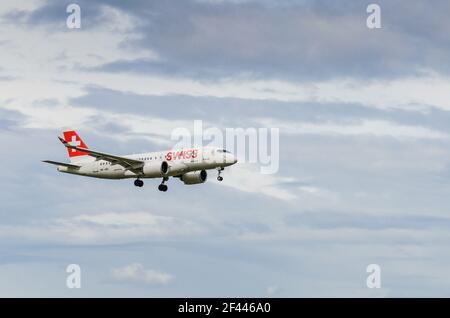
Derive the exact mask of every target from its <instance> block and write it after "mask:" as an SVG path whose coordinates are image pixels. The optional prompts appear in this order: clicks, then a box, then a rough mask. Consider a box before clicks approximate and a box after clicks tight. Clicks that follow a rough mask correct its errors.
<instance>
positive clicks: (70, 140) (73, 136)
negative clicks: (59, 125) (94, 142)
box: [60, 130, 88, 159]
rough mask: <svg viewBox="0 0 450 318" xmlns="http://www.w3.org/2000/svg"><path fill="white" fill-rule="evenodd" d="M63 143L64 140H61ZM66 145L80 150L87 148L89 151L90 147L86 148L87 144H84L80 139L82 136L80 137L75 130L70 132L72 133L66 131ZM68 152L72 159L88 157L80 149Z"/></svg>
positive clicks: (68, 149) (71, 149)
mask: <svg viewBox="0 0 450 318" xmlns="http://www.w3.org/2000/svg"><path fill="white" fill-rule="evenodd" d="M60 139H62V138H60ZM61 141H62V140H61ZM63 143H64V144H66V143H67V144H69V145H71V146H75V147H79V148H85V149H88V146H86V144H85V143H84V141H83V140H82V139H81V138H80V136H78V134H77V132H76V131H74V130H70V131H65V132H64V142H63ZM67 151H68V153H69V157H70V158H71V159H72V158H74V157H79V156H86V155H87V153H86V152H83V151H80V150H78V149H73V148H67Z"/></svg>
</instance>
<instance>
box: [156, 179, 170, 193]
mask: <svg viewBox="0 0 450 318" xmlns="http://www.w3.org/2000/svg"><path fill="white" fill-rule="evenodd" d="M167 180H169V178H168V177H164V178H163V179H162V182H161V184H160V185H159V186H158V190H159V191H162V192H166V191H167V189H168V188H167V185H165V184H164V183H165V182H166V181H167Z"/></svg>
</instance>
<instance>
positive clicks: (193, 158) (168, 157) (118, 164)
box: [43, 130, 238, 192]
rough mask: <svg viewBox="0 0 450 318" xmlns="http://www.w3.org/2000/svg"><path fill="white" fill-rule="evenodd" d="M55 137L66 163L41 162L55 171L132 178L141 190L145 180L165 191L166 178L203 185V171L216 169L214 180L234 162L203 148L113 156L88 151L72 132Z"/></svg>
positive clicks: (223, 152) (228, 155) (222, 151)
mask: <svg viewBox="0 0 450 318" xmlns="http://www.w3.org/2000/svg"><path fill="white" fill-rule="evenodd" d="M63 135H64V138H61V137H58V138H59V140H60V141H61V142H62V143H63V145H64V146H65V147H66V148H67V151H68V154H69V159H70V163H64V162H58V161H53V160H43V162H45V163H49V164H52V165H56V166H57V170H58V171H59V172H64V173H70V174H75V175H80V176H86V177H94V178H101V179H129V178H131V179H136V180H135V181H134V185H135V186H136V187H142V186H143V185H144V181H142V179H147V178H162V181H161V184H160V185H159V186H158V190H159V191H163V192H166V191H167V189H168V187H167V185H166V184H165V183H166V182H167V181H168V180H169V177H174V178H179V179H180V180H181V181H182V182H183V183H184V184H188V185H191V184H199V183H204V182H205V181H206V179H207V176H208V173H207V172H206V170H211V169H216V170H217V171H218V175H217V180H218V181H222V180H223V177H222V176H221V172H222V171H223V170H224V169H225V167H228V166H231V165H234V164H235V163H236V162H237V161H238V160H237V158H236V157H235V156H234V155H233V154H231V153H230V152H229V151H227V150H226V149H222V148H213V147H203V148H189V149H181V150H168V151H159V152H148V153H141V154H133V155H125V156H117V155H112V154H108V153H104V152H100V151H95V150H91V149H89V148H88V146H87V145H86V143H85V142H84V141H83V140H82V139H81V138H80V136H79V135H78V134H77V132H76V131H74V130H70V131H64V133H63Z"/></svg>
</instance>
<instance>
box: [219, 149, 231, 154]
mask: <svg viewBox="0 0 450 318" xmlns="http://www.w3.org/2000/svg"><path fill="white" fill-rule="evenodd" d="M217 152H219V153H230V152H229V151H228V150H226V149H217Z"/></svg>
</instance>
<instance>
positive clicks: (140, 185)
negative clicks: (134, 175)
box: [134, 179, 144, 188]
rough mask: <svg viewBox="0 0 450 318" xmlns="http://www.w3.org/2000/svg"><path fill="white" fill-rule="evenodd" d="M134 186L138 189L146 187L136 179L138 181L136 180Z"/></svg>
mask: <svg viewBox="0 0 450 318" xmlns="http://www.w3.org/2000/svg"><path fill="white" fill-rule="evenodd" d="M134 185H135V186H136V187H139V188H142V187H143V186H144V181H142V180H140V179H136V180H134Z"/></svg>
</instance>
